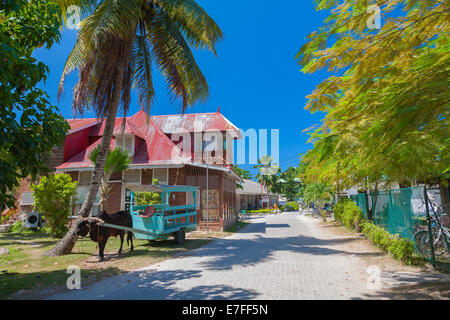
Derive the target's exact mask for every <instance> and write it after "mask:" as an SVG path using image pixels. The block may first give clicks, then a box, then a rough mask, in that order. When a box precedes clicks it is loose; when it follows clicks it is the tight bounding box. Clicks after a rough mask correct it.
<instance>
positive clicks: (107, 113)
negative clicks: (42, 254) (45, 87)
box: [48, 0, 222, 255]
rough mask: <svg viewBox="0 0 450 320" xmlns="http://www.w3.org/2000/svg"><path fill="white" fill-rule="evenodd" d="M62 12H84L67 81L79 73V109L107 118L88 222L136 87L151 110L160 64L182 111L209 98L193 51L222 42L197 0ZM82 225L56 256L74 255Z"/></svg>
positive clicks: (127, 0) (87, 204)
mask: <svg viewBox="0 0 450 320" xmlns="http://www.w3.org/2000/svg"><path fill="white" fill-rule="evenodd" d="M59 2H60V6H61V9H62V12H63V13H65V12H66V10H67V8H68V7H69V6H70V5H79V6H80V8H81V11H82V14H83V20H82V22H81V28H80V30H79V32H78V40H77V42H76V44H75V47H74V49H73V50H72V52H71V53H70V55H69V57H68V59H67V62H66V66H65V68H64V71H63V75H62V78H61V86H60V93H61V92H62V88H63V82H64V79H65V77H66V75H67V74H69V73H70V72H72V71H74V70H75V69H77V70H78V71H79V80H78V83H77V85H76V87H75V89H74V93H73V107H74V109H75V110H77V111H79V112H82V111H83V110H85V109H92V110H94V111H95V112H96V113H97V116H98V117H100V118H105V120H104V121H105V127H104V132H103V137H102V141H101V144H100V149H99V152H98V158H97V162H96V165H95V169H94V174H93V177H92V181H91V184H90V187H89V190H88V193H87V196H86V199H85V201H84V203H83V205H82V207H81V210H80V215H79V218H80V219H81V218H82V217H86V216H88V214H89V212H90V211H91V208H92V205H93V203H94V200H95V197H96V195H97V192H98V188H99V185H100V183H101V179H102V176H103V173H104V170H103V168H104V165H105V161H106V156H107V153H108V151H109V146H110V143H111V137H112V134H113V130H114V124H115V119H116V114H117V111H118V110H119V106H120V107H121V109H122V110H123V111H124V113H126V112H127V111H128V107H129V104H130V95H131V88H132V87H134V88H136V90H137V93H138V97H139V102H140V103H141V105H142V106H143V107H144V109H145V110H146V111H147V112H148V111H149V109H150V106H151V103H152V101H153V98H154V95H155V91H154V88H153V80H152V68H153V65H155V66H156V67H157V68H158V69H159V71H160V72H161V74H162V75H163V77H164V78H165V79H166V80H167V82H168V84H169V89H170V92H171V93H172V94H173V96H174V98H177V99H180V100H181V102H182V110H183V111H185V109H186V108H187V107H188V106H191V105H193V104H195V103H198V102H204V101H205V100H206V98H207V96H208V85H207V83H206V79H205V77H204V76H203V74H202V72H201V71H200V68H199V67H198V66H197V63H196V61H195V59H194V56H193V55H192V52H191V49H190V46H192V47H194V48H196V49H199V48H206V49H209V50H212V51H213V52H214V53H215V44H216V42H217V41H218V40H220V39H221V38H222V32H221V30H220V29H219V27H218V26H217V25H216V23H215V22H214V21H213V20H212V19H211V18H210V17H209V16H208V15H207V13H206V12H205V10H204V9H203V8H201V7H200V6H199V5H198V4H197V3H196V2H195V1H194V0H176V1H174V0H150V1H144V0H117V1H107V0H100V1H86V0H59ZM74 231H75V227H74V228H72V229H71V230H70V231H69V232H68V233H67V235H66V236H65V237H64V239H63V240H62V241H61V242H60V243H58V244H57V246H56V247H54V248H53V249H52V250H51V251H50V252H48V254H49V255H62V254H67V253H70V252H71V250H72V248H73V246H74V245H75V242H76V239H77V237H76V235H75V232H74Z"/></svg>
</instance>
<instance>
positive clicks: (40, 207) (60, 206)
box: [31, 174, 78, 238]
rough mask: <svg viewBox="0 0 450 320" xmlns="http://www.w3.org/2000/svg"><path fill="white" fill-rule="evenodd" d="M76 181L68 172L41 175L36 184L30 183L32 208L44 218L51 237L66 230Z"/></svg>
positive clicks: (59, 236) (60, 235)
mask: <svg viewBox="0 0 450 320" xmlns="http://www.w3.org/2000/svg"><path fill="white" fill-rule="evenodd" d="M77 183H78V182H76V181H75V182H72V178H71V177H70V175H68V174H50V175H48V176H45V177H42V179H41V182H40V183H39V184H37V185H33V184H32V185H31V190H33V197H34V208H35V209H36V210H37V211H39V213H40V214H41V215H42V216H43V218H44V220H45V228H44V229H45V230H46V231H48V232H49V233H50V234H51V235H52V236H53V237H58V238H61V237H62V236H64V234H65V233H66V232H67V224H68V222H69V215H70V212H71V210H72V203H73V198H74V197H75V195H76V193H77Z"/></svg>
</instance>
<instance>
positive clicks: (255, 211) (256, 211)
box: [247, 209, 273, 213]
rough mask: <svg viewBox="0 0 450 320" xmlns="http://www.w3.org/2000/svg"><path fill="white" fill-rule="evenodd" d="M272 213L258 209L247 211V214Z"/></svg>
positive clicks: (270, 210) (268, 210) (269, 210)
mask: <svg viewBox="0 0 450 320" xmlns="http://www.w3.org/2000/svg"><path fill="white" fill-rule="evenodd" d="M272 211H273V209H258V210H248V211H247V213H269V212H272Z"/></svg>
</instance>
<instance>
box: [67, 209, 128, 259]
mask: <svg viewBox="0 0 450 320" xmlns="http://www.w3.org/2000/svg"><path fill="white" fill-rule="evenodd" d="M97 218H99V219H101V220H103V221H104V222H106V223H110V224H115V225H119V226H124V227H129V228H133V219H132V217H131V214H130V213H127V212H126V211H119V212H116V213H113V214H108V213H107V212H106V211H105V210H103V211H101V212H100V214H99V215H98V216H97ZM125 232H127V244H128V245H129V244H130V241H131V249H130V250H131V251H132V250H133V233H132V232H131V231H124V230H119V229H113V228H109V227H104V226H102V225H101V224H99V223H98V221H95V220H83V221H80V222H79V223H78V225H77V230H76V231H75V233H76V235H77V236H81V237H85V236H87V234H88V233H89V235H90V237H91V240H92V241H94V242H98V248H99V252H98V257H99V261H102V260H103V259H104V254H103V251H104V249H105V245H106V242H107V241H108V238H109V237H111V236H120V249H119V253H121V252H122V246H123V239H124V236H125Z"/></svg>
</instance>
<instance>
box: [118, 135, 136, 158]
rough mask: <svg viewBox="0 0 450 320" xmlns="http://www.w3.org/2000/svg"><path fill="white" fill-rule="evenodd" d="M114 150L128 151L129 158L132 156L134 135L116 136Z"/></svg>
mask: <svg viewBox="0 0 450 320" xmlns="http://www.w3.org/2000/svg"><path fill="white" fill-rule="evenodd" d="M116 148H121V149H122V150H126V151H128V153H129V154H130V156H133V155H134V135H132V134H124V135H118V136H116Z"/></svg>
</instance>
